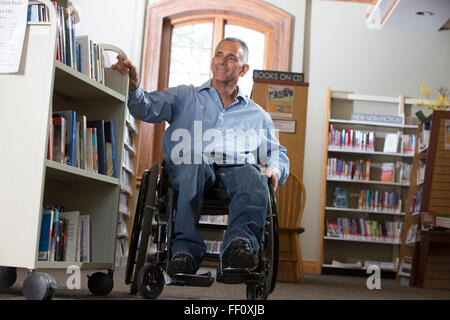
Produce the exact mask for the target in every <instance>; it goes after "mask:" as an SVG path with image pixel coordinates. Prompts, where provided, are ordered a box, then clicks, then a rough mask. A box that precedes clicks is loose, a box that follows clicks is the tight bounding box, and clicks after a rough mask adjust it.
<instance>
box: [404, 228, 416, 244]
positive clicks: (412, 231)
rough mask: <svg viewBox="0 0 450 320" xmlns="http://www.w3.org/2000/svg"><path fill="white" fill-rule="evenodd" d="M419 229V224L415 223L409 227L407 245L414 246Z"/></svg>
mask: <svg viewBox="0 0 450 320" xmlns="http://www.w3.org/2000/svg"><path fill="white" fill-rule="evenodd" d="M417 229H418V224H417V223H414V224H412V225H411V226H410V227H409V229H408V232H407V233H406V239H405V243H406V244H414V243H415V242H416V233H417Z"/></svg>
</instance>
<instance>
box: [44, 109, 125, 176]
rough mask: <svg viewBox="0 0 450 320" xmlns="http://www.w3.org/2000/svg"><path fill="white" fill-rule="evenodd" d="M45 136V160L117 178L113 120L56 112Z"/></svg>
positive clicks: (72, 111)
mask: <svg viewBox="0 0 450 320" xmlns="http://www.w3.org/2000/svg"><path fill="white" fill-rule="evenodd" d="M48 139H49V141H48V150H47V159H49V160H53V161H56V162H61V163H65V164H67V165H70V166H73V167H77V168H81V169H86V170H89V171H93V172H97V173H100V174H104V175H108V176H111V177H115V178H117V168H116V150H115V149H116V147H115V142H114V123H113V121H106V120H92V121H87V117H86V116H85V115H80V114H77V112H76V111H75V110H64V111H55V112H53V113H52V118H51V119H50V123H49V135H48Z"/></svg>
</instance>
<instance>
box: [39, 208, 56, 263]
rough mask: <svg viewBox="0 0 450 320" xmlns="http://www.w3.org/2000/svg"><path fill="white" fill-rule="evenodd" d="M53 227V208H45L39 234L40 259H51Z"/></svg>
mask: <svg viewBox="0 0 450 320" xmlns="http://www.w3.org/2000/svg"><path fill="white" fill-rule="evenodd" d="M52 228H53V210H51V209H50V210H49V209H43V210H42V217H41V230H40V236H39V249H38V260H39V261H49V257H50V248H51V235H52Z"/></svg>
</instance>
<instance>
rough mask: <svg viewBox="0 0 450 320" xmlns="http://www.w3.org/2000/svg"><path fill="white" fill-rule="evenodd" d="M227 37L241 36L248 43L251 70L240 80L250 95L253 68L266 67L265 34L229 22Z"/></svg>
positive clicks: (226, 30)
mask: <svg viewBox="0 0 450 320" xmlns="http://www.w3.org/2000/svg"><path fill="white" fill-rule="evenodd" d="M225 37H235V38H239V39H241V40H244V41H245V43H247V46H248V51H249V55H248V64H249V65H250V70H249V71H248V72H247V74H246V75H245V76H244V77H243V78H242V79H240V80H239V87H240V88H241V89H242V91H243V92H244V93H245V94H247V95H248V96H249V97H250V94H251V92H252V87H253V70H254V69H256V70H261V69H263V68H264V34H263V33H261V32H258V31H255V30H252V29H249V28H245V27H241V26H237V25H232V24H227V25H225Z"/></svg>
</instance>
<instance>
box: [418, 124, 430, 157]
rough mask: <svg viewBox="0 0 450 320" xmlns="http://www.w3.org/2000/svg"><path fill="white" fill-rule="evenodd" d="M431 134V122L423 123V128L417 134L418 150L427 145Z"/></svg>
mask: <svg viewBox="0 0 450 320" xmlns="http://www.w3.org/2000/svg"><path fill="white" fill-rule="evenodd" d="M430 135H431V122H430V123H424V124H423V130H422V132H420V134H419V151H421V150H424V149H426V148H427V147H428V144H429V142H430Z"/></svg>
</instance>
